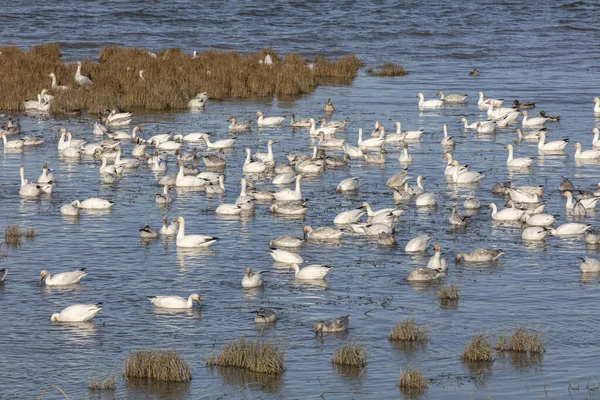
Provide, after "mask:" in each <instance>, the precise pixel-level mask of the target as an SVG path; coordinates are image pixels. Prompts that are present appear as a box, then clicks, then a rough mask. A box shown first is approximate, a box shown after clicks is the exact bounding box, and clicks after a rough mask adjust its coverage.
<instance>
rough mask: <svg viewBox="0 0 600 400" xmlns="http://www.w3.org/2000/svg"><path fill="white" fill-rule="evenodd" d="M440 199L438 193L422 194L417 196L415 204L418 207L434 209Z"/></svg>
mask: <svg viewBox="0 0 600 400" xmlns="http://www.w3.org/2000/svg"><path fill="white" fill-rule="evenodd" d="M437 198H438V193H422V194H420V195H418V196H417V199H416V200H415V204H416V206H417V207H434V206H435V205H436V201H437Z"/></svg>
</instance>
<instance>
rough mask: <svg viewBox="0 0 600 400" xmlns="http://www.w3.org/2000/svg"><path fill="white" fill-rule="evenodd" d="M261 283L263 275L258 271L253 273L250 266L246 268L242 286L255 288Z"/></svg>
mask: <svg viewBox="0 0 600 400" xmlns="http://www.w3.org/2000/svg"><path fill="white" fill-rule="evenodd" d="M262 285H263V277H262V275H261V273H260V272H258V273H256V274H255V273H253V272H252V268H246V275H244V277H243V278H242V287H243V288H245V289H251V288H257V287H261V286H262Z"/></svg>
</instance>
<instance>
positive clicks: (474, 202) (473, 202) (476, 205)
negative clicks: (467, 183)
mask: <svg viewBox="0 0 600 400" xmlns="http://www.w3.org/2000/svg"><path fill="white" fill-rule="evenodd" d="M463 207H464V208H465V210H478V209H480V208H481V202H480V201H479V200H478V199H477V198H476V197H475V195H473V194H470V195H469V197H467V198H466V199H465V201H464V202H463Z"/></svg>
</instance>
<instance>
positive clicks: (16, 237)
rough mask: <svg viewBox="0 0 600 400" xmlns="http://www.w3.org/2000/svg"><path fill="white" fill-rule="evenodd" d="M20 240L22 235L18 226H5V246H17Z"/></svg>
mask: <svg viewBox="0 0 600 400" xmlns="http://www.w3.org/2000/svg"><path fill="white" fill-rule="evenodd" d="M22 238H23V233H22V232H21V228H19V225H16V224H14V225H7V226H6V228H4V241H5V242H6V244H12V245H19V244H21V239H22Z"/></svg>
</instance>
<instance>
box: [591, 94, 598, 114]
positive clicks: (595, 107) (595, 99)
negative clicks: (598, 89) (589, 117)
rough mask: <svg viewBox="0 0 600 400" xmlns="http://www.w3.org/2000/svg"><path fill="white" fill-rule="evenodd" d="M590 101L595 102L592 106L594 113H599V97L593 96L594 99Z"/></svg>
mask: <svg viewBox="0 0 600 400" xmlns="http://www.w3.org/2000/svg"><path fill="white" fill-rule="evenodd" d="M592 103H596V105H595V106H594V113H596V114H597V113H600V98H598V97H594V100H592Z"/></svg>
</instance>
